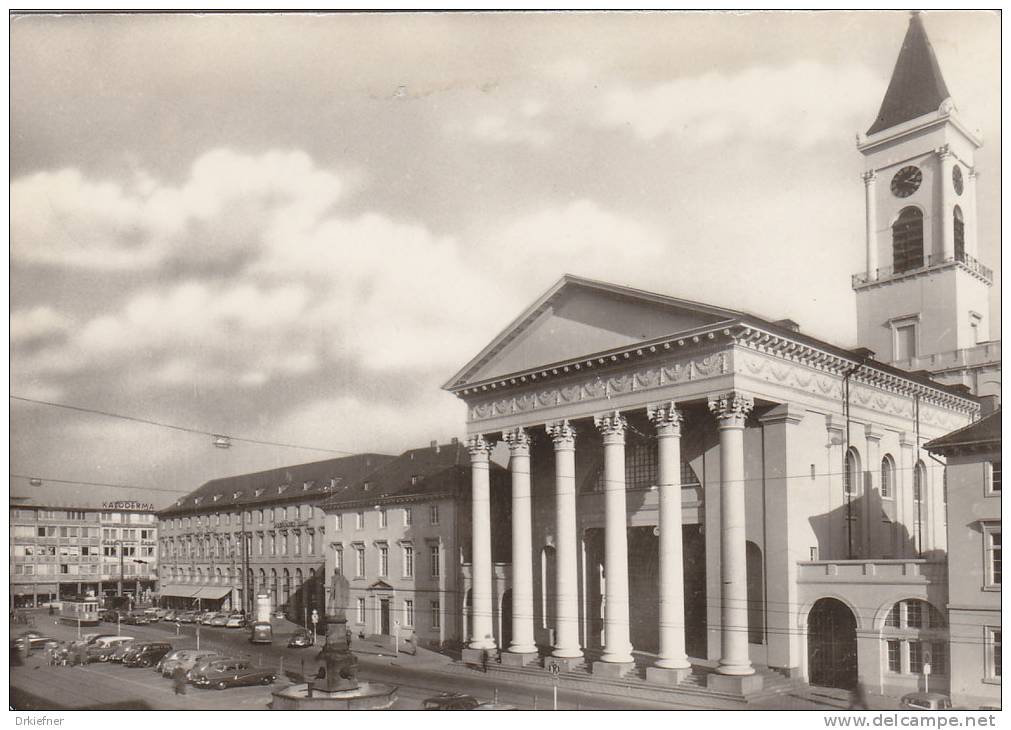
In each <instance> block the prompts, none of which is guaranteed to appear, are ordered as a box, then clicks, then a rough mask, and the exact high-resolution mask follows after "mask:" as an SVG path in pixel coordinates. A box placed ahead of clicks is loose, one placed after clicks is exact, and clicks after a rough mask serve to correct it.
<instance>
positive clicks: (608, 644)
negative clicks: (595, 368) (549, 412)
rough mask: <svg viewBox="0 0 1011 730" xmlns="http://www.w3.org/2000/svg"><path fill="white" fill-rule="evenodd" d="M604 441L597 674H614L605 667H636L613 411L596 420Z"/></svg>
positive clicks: (620, 430) (617, 417) (621, 430)
mask: <svg viewBox="0 0 1011 730" xmlns="http://www.w3.org/2000/svg"><path fill="white" fill-rule="evenodd" d="M593 421H594V423H595V424H596V426H597V429H598V430H599V431H600V434H601V436H603V439H604V574H605V575H606V576H607V583H606V585H605V588H604V602H605V604H604V654H603V656H601V658H600V661H599V662H595V663H594V666H593V669H594V672H597V671H604V672H607V673H611V672H612V670H609V669H608V668H607V667H599V666H598V665H602V664H623V665H626V666H625V667H622V669H621V671H622V672H623V671H627V670H628V669H630V668H631V667H632V666H634V664H633V662H634V659H633V658H632V642H631V641H630V640H629V620H628V527H627V524H626V523H627V515H626V513H627V509H628V508H627V504H626V501H625V427H626V422H625V418H624V416H622V415H621V414H620V413H618V411H613V412H611V413H608V414H607V415H604V416H597V417H595V418H594V419H593Z"/></svg>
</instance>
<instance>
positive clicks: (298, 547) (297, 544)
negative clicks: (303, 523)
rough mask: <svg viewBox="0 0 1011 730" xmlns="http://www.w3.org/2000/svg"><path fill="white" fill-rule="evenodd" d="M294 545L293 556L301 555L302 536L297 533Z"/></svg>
mask: <svg viewBox="0 0 1011 730" xmlns="http://www.w3.org/2000/svg"><path fill="white" fill-rule="evenodd" d="M294 543H295V555H301V554H302V536H301V535H299V534H298V533H295V540H294Z"/></svg>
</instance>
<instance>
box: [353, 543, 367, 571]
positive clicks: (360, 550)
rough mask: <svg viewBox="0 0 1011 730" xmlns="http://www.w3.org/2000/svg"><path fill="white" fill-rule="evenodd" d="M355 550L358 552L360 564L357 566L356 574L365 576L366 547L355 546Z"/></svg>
mask: <svg viewBox="0 0 1011 730" xmlns="http://www.w3.org/2000/svg"><path fill="white" fill-rule="evenodd" d="M355 552H356V553H357V554H358V555H357V558H358V565H357V568H356V572H355V575H356V576H358V577H359V578H364V577H365V548H364V547H356V548H355Z"/></svg>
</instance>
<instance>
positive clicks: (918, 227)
mask: <svg viewBox="0 0 1011 730" xmlns="http://www.w3.org/2000/svg"><path fill="white" fill-rule="evenodd" d="M922 266H923V213H921V212H920V209H919V208H914V207H912V206H910V207H908V208H903V209H902V211H901V212H900V213H899V217H898V218H896V219H895V222H894V223H893V224H892V268H893V270H894V271H895V273H896V274H899V273H902V272H903V271H912V270H913V269H919V268H922Z"/></svg>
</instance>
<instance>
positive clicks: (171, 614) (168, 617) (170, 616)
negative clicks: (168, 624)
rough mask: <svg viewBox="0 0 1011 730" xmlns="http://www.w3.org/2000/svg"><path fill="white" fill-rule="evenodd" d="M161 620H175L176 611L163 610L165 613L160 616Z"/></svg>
mask: <svg viewBox="0 0 1011 730" xmlns="http://www.w3.org/2000/svg"><path fill="white" fill-rule="evenodd" d="M161 620H162V621H176V620H177V619H176V612H175V611H173V610H172V609H169V610H168V611H166V612H165V615H164V616H162V617H161Z"/></svg>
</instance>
